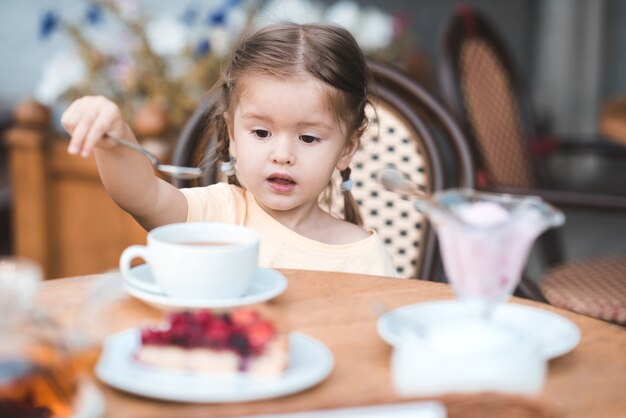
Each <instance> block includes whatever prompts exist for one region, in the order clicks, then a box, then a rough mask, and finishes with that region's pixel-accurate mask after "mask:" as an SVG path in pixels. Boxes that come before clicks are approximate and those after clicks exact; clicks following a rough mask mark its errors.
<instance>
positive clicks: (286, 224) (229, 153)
mask: <svg viewBox="0 0 626 418" xmlns="http://www.w3.org/2000/svg"><path fill="white" fill-rule="evenodd" d="M367 74H368V73H367V67H366V64H365V59H364V56H363V53H362V52H361V50H360V48H359V46H358V45H357V43H356V41H355V40H354V38H353V37H352V36H351V35H350V34H349V33H348V32H347V31H346V30H344V29H342V28H340V27H336V26H330V25H321V24H308V25H298V24H279V25H273V26H268V27H265V28H264V29H261V30H259V31H258V32H256V33H255V34H253V35H251V36H249V37H248V38H247V39H245V40H244V41H243V42H242V43H241V44H240V45H239V46H238V48H237V49H236V50H235V51H234V53H233V55H232V59H231V60H230V63H229V65H228V67H227V68H226V70H225V73H224V76H223V80H222V81H221V82H220V84H218V86H216V88H218V89H219V90H220V92H221V104H220V105H219V106H218V108H217V109H216V110H215V111H214V112H213V113H212V120H211V122H210V124H211V126H210V128H212V129H218V132H219V135H218V137H219V139H218V150H219V153H220V156H221V158H222V160H223V162H222V170H223V171H224V172H226V174H228V175H229V177H230V178H229V183H231V184H225V183H219V184H214V185H211V186H207V187H195V188H189V189H177V188H176V187H174V186H172V185H171V184H169V183H167V182H165V181H163V180H161V179H159V178H158V177H157V176H155V174H154V171H153V169H152V166H151V165H150V163H149V162H148V160H147V159H146V158H145V157H144V156H143V155H141V154H139V153H137V152H135V151H133V150H131V149H129V148H127V147H123V146H119V145H116V144H115V143H113V142H112V141H110V140H107V139H106V136H105V134H107V133H108V134H111V135H114V136H118V137H122V138H127V139H129V140H133V141H136V139H135V138H134V135H133V133H132V132H131V130H130V128H129V127H128V126H127V125H126V124H125V123H124V121H123V119H122V116H121V113H120V109H119V108H118V107H117V105H115V104H114V103H112V102H111V101H109V100H108V99H106V98H104V97H83V98H80V99H78V100H76V101H75V102H73V103H72V104H71V105H70V106H69V108H68V109H67V110H66V111H65V113H64V114H63V116H62V118H61V123H62V124H63V126H64V127H65V129H66V130H67V131H68V132H69V133H70V135H71V140H70V144H69V147H68V152H69V153H70V154H80V155H81V156H83V157H87V156H89V155H90V154H91V153H92V151H93V152H94V155H95V158H96V163H97V166H98V171H99V173H100V176H101V178H102V182H103V184H104V187H105V188H106V190H107V192H108V193H109V194H110V195H111V197H112V198H113V199H114V200H115V202H116V203H117V204H118V205H119V206H120V207H121V208H122V209H124V210H126V211H127V212H129V213H130V214H131V215H132V216H133V217H135V219H136V220H137V221H138V222H139V223H140V224H141V225H142V226H143V227H144V228H146V229H151V228H154V227H157V226H160V225H163V224H168V223H173V222H197V221H211V222H226V223H235V224H240V225H246V226H249V227H251V228H254V229H256V230H257V231H258V232H259V233H260V234H261V248H260V254H259V263H260V265H262V266H264V267H275V268H296V269H308V270H328V271H340V272H354V273H365V274H375V275H386V276H394V275H395V272H394V270H393V267H392V266H391V261H390V259H389V257H388V255H387V253H386V251H385V248H384V246H383V244H382V242H381V240H380V238H379V236H378V235H377V234H376V233H375V232H374V231H371V230H366V229H363V228H362V227H361V226H359V225H358V224H359V223H360V220H359V219H358V218H359V217H358V208H357V207H356V204H355V202H354V199H352V197H351V195H350V192H349V189H350V179H349V176H350V168H349V164H350V160H351V159H352V156H353V155H354V153H355V152H356V150H357V149H358V146H359V140H360V136H361V134H362V133H363V131H364V130H365V128H366V126H367V119H366V116H365V106H366V103H367V102H368V98H367V93H368V88H367ZM335 169H337V170H339V172H340V173H341V175H342V178H343V180H344V181H343V183H342V190H344V195H345V196H344V197H345V199H344V200H345V201H346V204H345V207H346V210H345V212H346V221H343V220H340V219H338V218H336V217H334V216H331V215H330V214H329V213H327V212H326V211H324V210H323V209H322V208H321V207H320V205H319V203H318V202H319V196H320V194H321V193H322V192H323V191H324V190H325V189H327V187H329V184H330V181H331V176H332V175H333V172H334V170H335Z"/></svg>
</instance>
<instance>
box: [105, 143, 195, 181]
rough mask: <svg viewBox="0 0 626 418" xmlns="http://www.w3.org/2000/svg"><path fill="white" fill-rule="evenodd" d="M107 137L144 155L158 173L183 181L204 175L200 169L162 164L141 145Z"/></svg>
mask: <svg viewBox="0 0 626 418" xmlns="http://www.w3.org/2000/svg"><path fill="white" fill-rule="evenodd" d="M106 137H107V138H109V139H111V140H112V141H115V142H117V143H118V144H120V145H124V146H125V147H128V148H131V149H134V150H135V151H137V152H140V153H142V154H143V155H145V156H146V157H148V160H150V162H151V163H152V165H153V166H154V168H155V169H156V170H157V171H160V172H161V173H165V174H167V175H169V176H170V177H172V178H175V179H181V180H192V179H195V178H198V177H200V176H201V175H202V170H201V169H200V168H199V167H180V166H176V165H169V164H161V163H159V160H158V159H157V157H156V156H155V155H154V154H153V153H151V152H150V151H148V150H147V149H145V148H144V147H142V146H141V145H138V144H135V143H134V142H130V141H127V140H125V139H122V138H118V137H116V136H112V135H109V134H106Z"/></svg>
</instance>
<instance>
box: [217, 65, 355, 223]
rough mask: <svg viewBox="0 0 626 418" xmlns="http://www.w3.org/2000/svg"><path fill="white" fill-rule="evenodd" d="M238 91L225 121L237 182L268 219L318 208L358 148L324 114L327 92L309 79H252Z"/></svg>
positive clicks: (244, 80) (327, 101) (257, 77)
mask: <svg viewBox="0 0 626 418" xmlns="http://www.w3.org/2000/svg"><path fill="white" fill-rule="evenodd" d="M238 88H239V92H240V95H239V97H238V98H237V101H236V102H235V106H234V109H233V112H232V114H231V115H232V116H231V118H228V117H227V120H228V132H229V136H230V141H231V145H230V150H231V153H232V154H233V155H234V156H235V158H236V159H237V164H236V165H237V178H238V179H239V181H240V182H241V183H242V184H243V185H244V186H245V187H246V188H247V189H248V190H250V192H252V194H253V195H254V196H255V198H256V201H257V203H258V204H259V205H260V206H261V207H262V208H264V209H265V210H266V211H268V212H269V213H272V212H275V211H296V212H299V211H301V210H304V211H306V210H311V209H315V208H317V207H318V203H317V202H318V196H319V195H320V193H321V192H322V191H323V190H324V189H325V188H326V187H327V186H328V182H329V180H330V178H331V176H332V174H333V171H334V170H335V168H337V169H339V170H343V169H345V168H347V167H348V165H349V163H350V159H351V158H352V155H353V154H354V152H355V151H356V147H357V141H348V140H347V139H346V134H345V131H343V132H342V130H341V128H340V126H339V125H338V123H337V121H336V118H335V117H334V115H333V113H332V112H331V111H329V109H328V103H330V100H329V96H328V93H329V90H328V87H327V86H325V85H324V84H323V83H322V82H321V81H319V80H317V79H315V78H314V77H312V76H309V75H303V76H297V77H292V78H288V79H282V78H278V77H275V76H271V75H251V76H246V77H245V79H243V80H241V81H240V85H239V87H238ZM294 213H295V212H294Z"/></svg>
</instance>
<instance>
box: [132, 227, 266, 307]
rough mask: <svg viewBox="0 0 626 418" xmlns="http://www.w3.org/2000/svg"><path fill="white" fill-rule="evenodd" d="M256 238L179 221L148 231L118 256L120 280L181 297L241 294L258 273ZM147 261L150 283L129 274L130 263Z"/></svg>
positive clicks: (251, 233)
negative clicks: (145, 239) (139, 242)
mask: <svg viewBox="0 0 626 418" xmlns="http://www.w3.org/2000/svg"><path fill="white" fill-rule="evenodd" d="M259 239H260V238H259V234H258V233H257V232H256V231H255V230H253V229H250V228H247V227H243V226H238V225H230V224H221V223H204V222H191V223H178V224H170V225H165V226H161V227H158V228H155V229H153V230H152V231H150V232H149V233H148V243H147V245H133V246H130V247H128V248H126V249H125V250H124V252H123V253H122V256H121V257H120V270H121V272H122V276H123V277H124V279H125V280H127V281H128V282H129V283H131V284H132V285H134V286H135V287H138V288H141V289H143V290H148V291H153V292H162V293H164V294H166V295H167V296H170V297H173V298H181V299H225V298H236V297H239V296H241V295H243V294H244V293H245V292H246V290H247V289H248V288H249V286H250V283H251V280H252V278H253V276H254V275H255V273H256V272H257V270H258V255H259ZM135 258H142V259H144V260H146V262H147V263H148V265H149V266H150V267H151V270H152V274H153V276H154V281H155V283H154V285H152V284H150V283H146V282H145V281H142V280H140V279H139V278H138V277H136V276H135V275H134V274H133V269H131V267H130V264H131V261H132V260H133V259H135Z"/></svg>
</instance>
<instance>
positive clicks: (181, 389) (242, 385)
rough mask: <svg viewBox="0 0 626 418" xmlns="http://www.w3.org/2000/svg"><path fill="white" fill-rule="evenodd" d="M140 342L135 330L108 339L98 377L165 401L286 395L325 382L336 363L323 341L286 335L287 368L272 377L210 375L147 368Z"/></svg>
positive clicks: (101, 358) (242, 398) (215, 400)
mask: <svg viewBox="0 0 626 418" xmlns="http://www.w3.org/2000/svg"><path fill="white" fill-rule="evenodd" d="M139 344H140V331H139V329H138V328H134V329H130V330H127V331H124V332H121V333H118V334H114V335H112V336H110V337H108V338H107V339H106V341H105V344H104V349H103V352H102V355H101V357H100V360H99V361H98V364H97V365H96V376H98V378H99V379H100V380H102V381H103V382H104V383H106V384H108V385H110V386H113V387H114V388H117V389H120V390H123V391H125V392H129V393H133V394H136V395H141V396H146V397H149V398H155V399H163V400H167V401H178V402H213V403H218V402H219V403H222V402H244V401H253V400H258V399H268V398H275V397H279V396H285V395H289V394H292V393H295V392H299V391H302V390H304V389H307V388H310V387H311V386H314V385H316V384H318V383H319V382H321V381H322V380H324V379H325V378H326V377H327V376H328V375H329V373H330V372H331V370H332V368H333V363H334V360H333V355H332V353H331V352H330V350H329V349H328V348H327V347H326V346H325V345H324V344H323V343H321V342H320V341H318V340H316V339H314V338H311V337H309V336H308V335H305V334H302V333H299V332H294V333H291V334H290V335H289V366H288V367H287V370H286V371H285V372H284V373H283V374H282V375H281V376H280V377H276V378H260V377H250V376H246V375H244V374H241V375H235V376H228V377H226V376H211V375H207V374H200V373H193V372H184V371H167V370H164V369H160V368H156V367H150V366H146V365H143V364H141V363H139V362H137V361H136V360H135V359H134V354H135V352H136V351H137V349H138V348H139Z"/></svg>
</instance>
